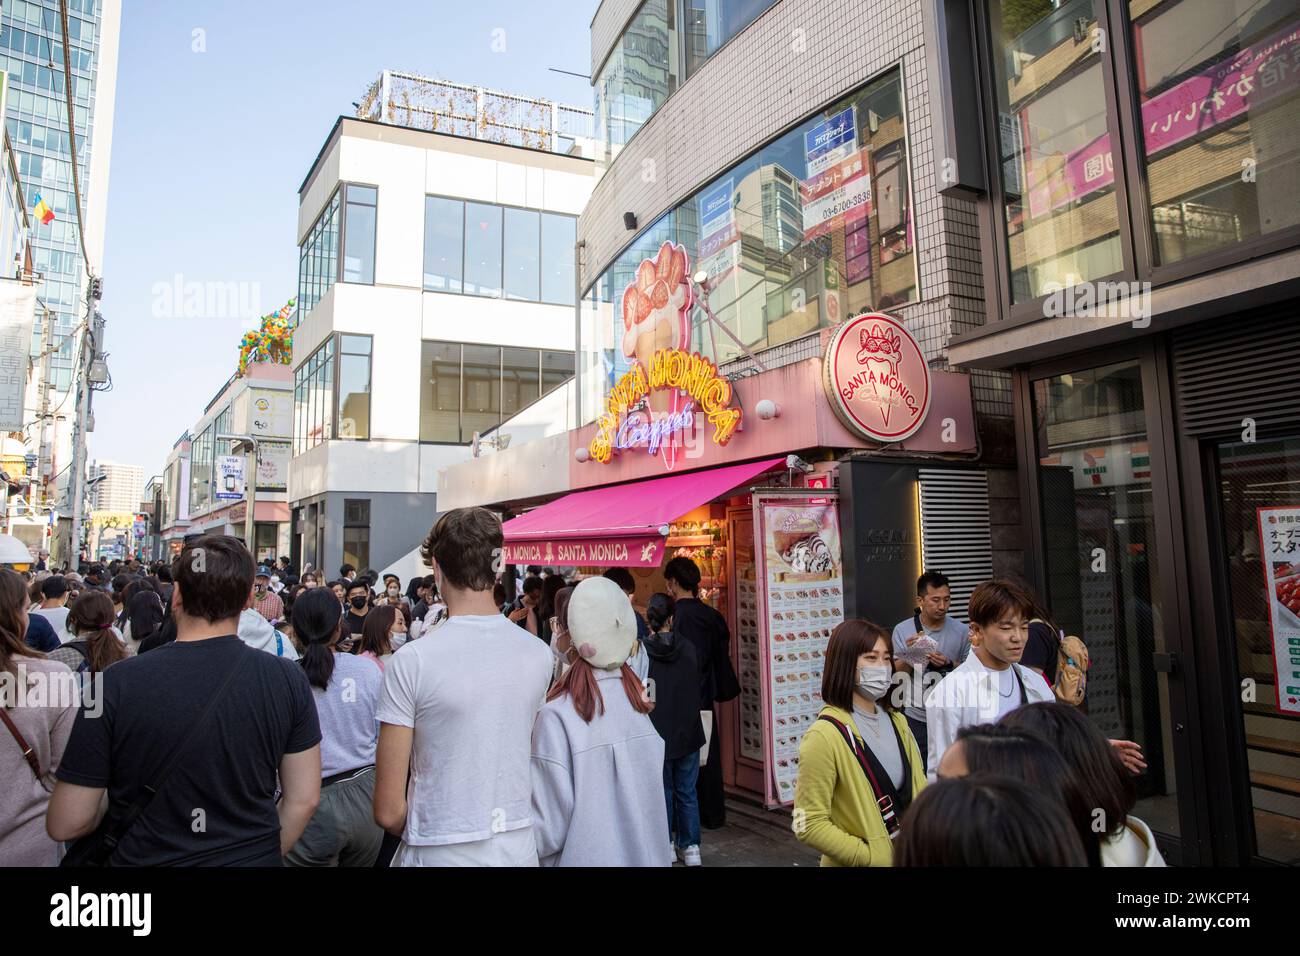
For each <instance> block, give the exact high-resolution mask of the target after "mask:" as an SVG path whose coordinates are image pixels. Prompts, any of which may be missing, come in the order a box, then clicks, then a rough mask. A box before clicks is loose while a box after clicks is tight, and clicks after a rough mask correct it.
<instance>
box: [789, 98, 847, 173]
mask: <svg viewBox="0 0 1300 956" xmlns="http://www.w3.org/2000/svg"><path fill="white" fill-rule="evenodd" d="M857 144H858V123H857V108H856V107H854V106H850V107H849V108H848V109H845V110H841V111H840V112H838V113H836V114H835V115H834V116H832V117H831V118H830V119H828V120H826V121H824V122H821V123H818V124H817V125H816V126H814V127H813V128H812V129H810V130H809V131H808V132H806V133H804V134H803V151H804V158H805V160H806V161H807V164H808V177H809V178H810V179H811V178H812V177H813V176H816V175H817V174H818V173H820V172H824V171H825V170H826V169H828V168H830V167H831V166H832V165H833V164H835V163H837V162H839V161H840V160H841V159H844V158H846V157H848V156H850V155H851V154H852V153H853V152H854V150H855V149H856V148H857Z"/></svg>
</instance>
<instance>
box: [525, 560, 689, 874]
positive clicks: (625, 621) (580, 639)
mask: <svg viewBox="0 0 1300 956" xmlns="http://www.w3.org/2000/svg"><path fill="white" fill-rule="evenodd" d="M568 637H569V640H570V644H571V646H572V650H571V652H570V653H569V656H570V657H572V658H573V664H572V666H570V667H569V669H568V670H567V671H566V672H565V673H564V676H563V677H561V678H560V679H559V680H558V681H557V682H556V683H555V685H554V686H553V687H552V688H551V690H550V692H549V693H548V694H547V695H546V703H545V704H544V705H543V706H542V709H541V711H540V712H539V713H538V715H537V723H536V725H535V726H534V727H533V831H534V834H535V836H536V838H537V854H538V857H539V858H540V860H541V864H542V866H671V865H672V850H671V848H670V845H669V840H668V816H667V813H668V811H667V809H666V806H665V803H664V788H663V769H664V742H663V738H661V737H660V736H659V734H658V732H657V731H656V730H655V728H654V724H652V723H651V722H650V717H649V713H650V711H651V709H652V708H653V706H654V705H653V704H652V703H650V702H648V701H647V699H646V698H645V696H644V689H643V687H642V684H641V681H639V680H638V679H637V677H636V675H635V674H634V673H633V672H632V669H631V668H630V667H628V666H627V663H626V661H627V658H628V655H629V654H630V653H631V651H632V645H633V643H634V642H635V641H636V613H635V612H634V611H633V610H632V604H631V602H630V601H629V600H628V597H627V595H626V594H625V593H624V592H623V589H622V588H620V587H619V586H618V585H617V584H615V583H614V582H613V581H611V580H609V579H608V578H588V579H587V580H585V581H583V582H582V583H581V584H579V585H578V586H577V587H576V588H574V589H573V594H572V596H571V597H570V599H569V607H568Z"/></svg>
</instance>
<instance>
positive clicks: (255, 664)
mask: <svg viewBox="0 0 1300 956" xmlns="http://www.w3.org/2000/svg"><path fill="white" fill-rule="evenodd" d="M241 659H242V660H243V664H242V666H241V670H240V672H239V674H238V676H237V677H236V678H235V680H234V681H233V682H232V683H231V684H230V686H229V687H227V688H226V690H225V692H224V694H223V695H222V697H221V699H220V701H218V703H217V705H216V707H215V708H214V709H213V711H212V713H211V714H210V715H209V716H208V718H207V720H206V721H205V722H204V726H202V727H198V728H197V729H195V730H194V731H193V733H192V734H191V735H190V736H189V738H188V741H187V743H186V744H185V751H184V754H183V755H182V756H181V758H180V760H179V762H178V763H177V764H176V766H175V767H173V768H172V771H171V773H170V774H169V775H168V777H167V779H166V780H165V781H164V782H163V785H162V787H161V788H160V789H159V791H158V795H157V796H156V797H154V799H153V801H152V802H151V803H150V804H149V805H148V807H147V808H146V809H145V810H144V812H143V813H142V814H141V815H140V817H139V819H138V820H136V822H135V824H134V825H133V826H132V827H131V829H130V830H128V831H127V833H126V835H125V836H124V837H123V838H122V842H121V843H120V844H119V845H118V848H117V852H116V853H115V854H114V855H113V858H112V860H110V863H112V864H113V865H115V866H166V865H170V866H240V865H245V866H258V865H263V866H278V865H280V819H279V815H278V813H277V811H276V805H275V792H276V781H277V777H276V772H277V769H278V767H279V765H280V760H281V759H282V758H283V757H284V755H285V754H291V753H299V752H301V751H304V750H309V749H310V748H312V747H313V746H315V745H316V744H318V743H320V739H321V733H320V724H319V721H318V719H317V716H316V703H315V701H314V700H313V699H312V694H311V686H310V685H309V684H308V682H307V676H306V674H304V673H303V670H302V668H301V667H300V666H299V665H298V664H297V663H295V662H292V661H289V660H285V659H283V658H279V657H275V656H274V655H272V654H267V653H265V652H263V651H258V650H254V649H253V648H251V647H249V646H248V645H246V644H245V643H244V642H243V641H241V640H240V639H239V638H238V637H236V636H235V635H233V634H231V635H228V636H226V637H214V638H209V639H207V640H202V641H174V642H172V643H170V644H167V645H164V646H163V647H160V648H158V649H157V650H156V651H154V652H153V653H150V654H147V655H144V656H137V657H133V658H129V659H127V660H124V661H120V662H119V663H117V664H115V665H113V666H112V667H110V668H108V669H106V670H105V671H104V672H103V690H102V694H103V700H102V713H100V714H99V715H98V716H93V714H94V709H93V708H92V709H83V710H82V711H80V712H79V713H78V714H77V720H76V723H75V724H74V725H73V727H72V734H71V736H70V737H69V739H68V746H67V749H66V750H65V751H64V754H63V760H62V761H61V762H60V764H59V769H58V771H57V772H56V776H57V777H58V779H60V780H65V781H67V782H68V783H73V784H78V785H80V786H83V787H107V788H108V797H109V810H108V813H109V815H110V818H112V819H117V818H118V816H119V815H123V814H125V813H126V812H127V810H128V809H129V808H130V806H131V805H132V804H133V803H134V802H135V800H136V798H137V797H138V796H139V795H140V793H141V791H142V789H143V787H144V786H145V785H146V784H148V783H151V782H153V779H154V777H155V776H156V775H157V773H158V772H159V770H161V769H162V765H163V763H164V762H165V761H166V760H167V757H168V755H169V754H170V753H171V751H172V748H173V747H175V746H176V744H177V742H178V741H179V740H180V739H181V738H182V737H183V736H184V735H186V734H188V733H190V730H191V728H192V727H194V723H195V721H196V720H197V719H198V717H199V714H200V713H201V712H202V710H203V709H204V707H205V706H206V705H207V702H208V699H209V698H210V697H211V695H212V694H213V693H214V692H215V691H216V689H217V687H218V686H219V685H220V683H221V682H222V681H223V680H224V679H225V677H226V675H227V674H228V673H229V672H230V670H231V668H232V667H233V666H234V665H235V663H236V661H238V660H241Z"/></svg>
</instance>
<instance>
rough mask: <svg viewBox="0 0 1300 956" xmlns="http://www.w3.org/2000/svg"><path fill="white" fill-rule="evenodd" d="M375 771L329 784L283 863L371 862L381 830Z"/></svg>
mask: <svg viewBox="0 0 1300 956" xmlns="http://www.w3.org/2000/svg"><path fill="white" fill-rule="evenodd" d="M374 795H375V771H374V769H373V768H371V769H369V770H367V771H366V772H365V773H363V774H361V775H360V776H358V777H354V778H353V779H351V780H343V781H341V782H339V783H333V784H330V785H329V786H328V787H325V788H324V789H323V790H321V792H320V804H319V805H318V806H317V807H316V812H315V813H314V814H313V815H312V818H311V821H310V822H309V823H308V824H307V829H306V830H304V831H303V834H302V836H301V837H299V838H298V842H297V843H295V844H294V845H293V849H292V850H290V851H289V853H288V854H287V855H286V856H285V858H284V865H285V866H374V864H375V859H376V857H378V856H379V845H380V843H382V842H383V838H384V831H383V830H382V829H380V827H379V824H377V823H375V815H374V814H375V811H374V806H373V805H374Z"/></svg>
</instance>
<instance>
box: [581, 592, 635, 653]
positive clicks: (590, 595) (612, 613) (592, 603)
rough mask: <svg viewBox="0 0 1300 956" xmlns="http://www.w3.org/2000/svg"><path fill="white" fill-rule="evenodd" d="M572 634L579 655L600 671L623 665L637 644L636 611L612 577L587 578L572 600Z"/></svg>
mask: <svg viewBox="0 0 1300 956" xmlns="http://www.w3.org/2000/svg"><path fill="white" fill-rule="evenodd" d="M569 635H570V636H571V638H572V640H573V649H574V651H575V652H577V654H578V656H579V657H581V658H582V659H583V660H584V661H586V662H587V663H588V664H590V665H591V666H592V667H595V668H596V669H598V670H611V671H612V670H614V669H615V668H618V667H620V666H622V664H623V663H624V662H625V661H626V660H627V657H628V655H629V654H631V653H632V645H633V644H634V643H635V642H636V612H634V611H633V610H632V602H631V601H629V600H628V597H627V595H626V594H625V593H624V592H623V589H622V588H621V587H619V586H618V585H617V584H615V583H614V582H613V581H611V580H610V579H609V578H604V577H601V578H587V579H586V580H584V581H582V582H581V583H579V584H578V586H577V587H576V588H574V589H573V596H572V597H571V598H570V599H569Z"/></svg>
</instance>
